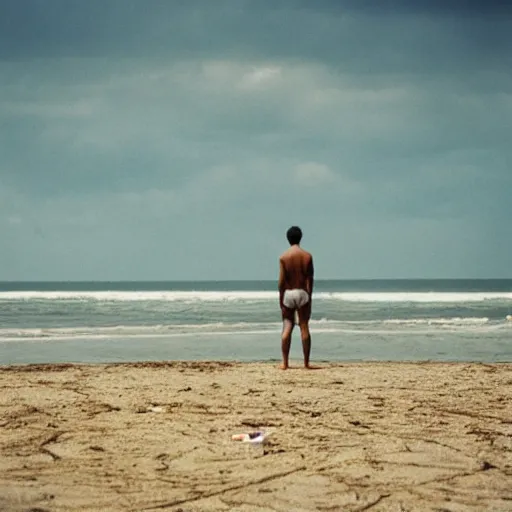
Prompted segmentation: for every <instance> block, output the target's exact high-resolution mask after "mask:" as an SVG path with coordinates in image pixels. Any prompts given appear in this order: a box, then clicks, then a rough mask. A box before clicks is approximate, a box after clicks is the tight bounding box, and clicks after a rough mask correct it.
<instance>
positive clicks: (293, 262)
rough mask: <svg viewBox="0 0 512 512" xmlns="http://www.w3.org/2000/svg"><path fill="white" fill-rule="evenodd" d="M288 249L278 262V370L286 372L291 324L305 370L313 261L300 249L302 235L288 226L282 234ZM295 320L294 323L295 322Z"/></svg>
mask: <svg viewBox="0 0 512 512" xmlns="http://www.w3.org/2000/svg"><path fill="white" fill-rule="evenodd" d="M286 238H287V239H288V242H289V244H290V248H289V249H288V250H287V251H285V252H284V253H283V254H282V255H281V257H280V258H279V283H278V286H279V305H280V307H281V313H282V318H283V332H282V337H281V351H282V354H283V364H282V365H281V369H283V370H286V369H288V357H289V354H290V345H291V341H292V331H293V327H294V324H295V323H298V324H299V326H300V334H301V338H302V350H303V352H304V367H305V368H309V367H310V366H309V354H310V351H311V335H310V333H309V319H310V317H311V296H312V293H313V274H314V269H313V257H312V256H311V254H310V253H309V252H306V251H305V250H304V249H302V248H301V247H300V242H301V240H302V231H301V229H300V228H299V227H298V226H292V227H291V228H290V229H289V230H288V231H287V232H286ZM295 318H298V321H296V320H295Z"/></svg>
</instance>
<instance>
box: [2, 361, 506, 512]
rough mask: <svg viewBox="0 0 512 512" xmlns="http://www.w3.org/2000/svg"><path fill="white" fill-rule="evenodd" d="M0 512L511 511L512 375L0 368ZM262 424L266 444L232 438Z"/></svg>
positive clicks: (392, 369) (472, 369)
mask: <svg viewBox="0 0 512 512" xmlns="http://www.w3.org/2000/svg"><path fill="white" fill-rule="evenodd" d="M0 386H1V395H0V396H1V398H0V407H1V409H0V449H1V455H0V510H9V511H29V510H31V511H51V512H58V511H81V510H91V511H92V510H101V511H110V510H112V511H117V510H119V511H130V510H133V511H142V510H174V511H178V510H181V511H183V512H192V511H213V510H219V511H220V510H226V511H227V510H232V511H255V512H256V511H257V512H266V511H269V512H270V511H286V512H288V511H297V512H299V511H310V510H320V511H330V510H332V511H336V510H340V511H363V510H371V511H372V512H377V511H394V512H399V511H402V512H405V511H410V512H412V511H438V512H441V511H444V512H447V511H452V512H456V511H466V510H475V511H508V510H510V511H512V403H511V397H512V364H495V365H488V364H448V363H444V364H442V363H441V364H436V363H422V364H409V363H361V364H325V365H324V366H323V369H321V370H317V371H305V370H302V369H292V370H289V371H287V372H282V371H279V370H277V369H276V367H275V365H271V364H238V363H207V362H204V363H192V362H184V363H140V364H117V365H37V366H19V367H0ZM254 428H267V429H269V430H271V431H273V433H272V435H271V436H270V437H269V439H268V443H267V444H265V445H255V446H251V445H247V444H242V443H239V442H235V441H232V440H231V435H232V434H235V433H240V432H246V431H250V430H252V429H254Z"/></svg>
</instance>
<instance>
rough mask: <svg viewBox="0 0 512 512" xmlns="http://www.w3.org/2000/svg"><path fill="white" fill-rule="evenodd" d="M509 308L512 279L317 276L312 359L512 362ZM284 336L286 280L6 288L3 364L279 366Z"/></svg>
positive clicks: (1, 286)
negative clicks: (281, 293) (281, 296)
mask: <svg viewBox="0 0 512 512" xmlns="http://www.w3.org/2000/svg"><path fill="white" fill-rule="evenodd" d="M508 315H512V279H492V280H359V281H357V280H317V281H316V282H315V291H314V294H313V315H312V321H311V332H312V361H313V362H314V361H400V360H407V361H418V360H438V361H481V362H499V361H512V321H511V320H508V319H507V316H508ZM280 331H281V321H280V312H279V308H278V294H277V290H276V282H275V281H233V282H60V283H59V282H55V283H51V282H3V283H0V364H19V363H43V362H44V363H46V362H88V363H99V362H120V361H141V360H145V361H149V360H205V359H208V360H238V361H273V360H276V361H277V360H279V358H280ZM301 357H302V353H301V342H300V335H299V332H298V329H297V330H296V331H294V336H293V340H292V351H291V358H292V359H294V360H300V359H301Z"/></svg>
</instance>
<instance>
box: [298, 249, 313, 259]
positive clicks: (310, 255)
mask: <svg viewBox="0 0 512 512" xmlns="http://www.w3.org/2000/svg"><path fill="white" fill-rule="evenodd" d="M301 250H302V252H303V253H304V256H305V257H306V258H308V259H311V260H312V259H313V255H312V254H311V253H310V252H308V251H306V250H305V249H301Z"/></svg>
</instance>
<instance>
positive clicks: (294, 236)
mask: <svg viewBox="0 0 512 512" xmlns="http://www.w3.org/2000/svg"><path fill="white" fill-rule="evenodd" d="M286 238H287V239H288V242H289V244H290V245H298V244H300V241H301V240H302V230H301V229H300V228H299V227H298V226H292V227H291V228H290V229H289V230H288V231H287V232H286Z"/></svg>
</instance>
